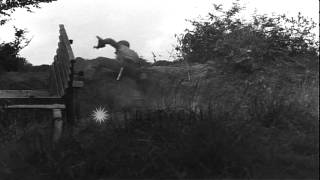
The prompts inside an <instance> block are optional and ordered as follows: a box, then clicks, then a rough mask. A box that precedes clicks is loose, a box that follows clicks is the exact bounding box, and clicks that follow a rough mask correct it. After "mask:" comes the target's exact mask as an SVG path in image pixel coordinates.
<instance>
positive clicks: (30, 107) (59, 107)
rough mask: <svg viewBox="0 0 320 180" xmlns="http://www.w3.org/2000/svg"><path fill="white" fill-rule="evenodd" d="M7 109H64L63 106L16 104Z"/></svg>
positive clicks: (64, 106)
mask: <svg viewBox="0 0 320 180" xmlns="http://www.w3.org/2000/svg"><path fill="white" fill-rule="evenodd" d="M5 108H7V109H65V108H66V105H64V104H17V105H9V106H6V107H5Z"/></svg>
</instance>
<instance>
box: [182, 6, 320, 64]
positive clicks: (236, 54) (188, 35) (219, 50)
mask: <svg viewBox="0 0 320 180" xmlns="http://www.w3.org/2000/svg"><path fill="white" fill-rule="evenodd" d="M243 9H244V8H242V7H240V5H239V3H238V1H237V2H235V3H234V4H233V6H232V8H230V9H229V10H226V11H225V10H223V8H222V6H221V5H214V11H213V12H211V13H209V15H208V17H207V18H203V19H201V20H191V21H190V22H191V24H192V25H193V27H194V28H193V29H187V30H186V32H185V33H184V34H181V35H180V36H178V42H179V45H178V46H177V48H176V49H177V50H178V51H179V52H180V53H181V54H182V56H183V57H184V58H186V59H187V60H188V61H189V62H207V61H215V62H220V63H227V64H228V63H231V64H232V63H233V64H235V63H236V64H241V63H247V64H248V63H249V66H248V65H247V67H248V68H250V69H251V70H252V69H255V68H258V67H259V66H261V65H262V63H264V64H265V63H269V62H271V61H276V62H278V61H280V60H285V61H293V59H292V58H291V57H295V56H299V55H304V56H312V57H314V58H313V59H312V61H313V62H312V63H313V65H317V63H318V53H319V51H318V46H319V43H318V42H317V41H316V36H315V34H314V33H312V32H313V31H314V30H315V27H316V23H315V22H313V21H312V20H311V19H307V18H305V17H304V16H302V15H301V14H300V13H299V14H298V16H297V18H289V17H287V16H286V15H272V16H266V15H259V14H253V15H252V19H251V20H243V19H240V17H239V16H240V13H241V10H243ZM246 61H248V62H246ZM297 63H299V64H303V65H305V64H306V63H309V62H304V61H303V60H299V62H297ZM250 66H254V67H250Z"/></svg>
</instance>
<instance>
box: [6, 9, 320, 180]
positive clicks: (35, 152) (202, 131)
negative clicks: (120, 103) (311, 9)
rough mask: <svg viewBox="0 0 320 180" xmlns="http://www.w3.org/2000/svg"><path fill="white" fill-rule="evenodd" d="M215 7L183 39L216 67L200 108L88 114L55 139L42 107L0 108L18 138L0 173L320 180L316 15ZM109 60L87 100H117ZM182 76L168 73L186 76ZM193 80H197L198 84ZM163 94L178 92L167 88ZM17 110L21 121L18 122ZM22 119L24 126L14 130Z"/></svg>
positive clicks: (189, 56) (183, 46)
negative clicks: (244, 15) (246, 15)
mask: <svg viewBox="0 0 320 180" xmlns="http://www.w3.org/2000/svg"><path fill="white" fill-rule="evenodd" d="M214 7H215V12H213V13H210V14H209V19H207V20H203V19H202V20H196V21H191V23H192V24H193V25H194V27H195V28H194V29H193V30H187V32H186V33H185V34H182V35H180V37H179V44H178V47H177V50H178V51H179V52H180V53H181V56H183V58H185V60H187V61H188V62H189V63H190V64H191V65H192V64H193V63H194V64H196V63H203V64H206V65H208V66H209V67H210V68H211V69H212V70H211V71H209V72H207V73H206V74H205V75H203V76H201V77H200V78H203V79H205V81H206V82H208V84H206V86H205V88H204V89H203V91H202V96H203V99H204V101H203V102H202V103H203V104H202V108H200V109H192V108H189V109H179V108H178V107H170V108H167V109H162V110H154V109H151V110H142V111H138V113H136V111H131V112H126V113H122V115H124V118H123V119H122V120H123V121H118V120H117V119H115V118H111V119H110V120H108V121H106V122H104V123H96V122H94V121H93V120H92V118H90V117H84V118H83V119H82V120H83V121H82V123H80V124H78V126H77V127H75V129H74V131H73V133H72V134H70V131H65V133H66V135H65V136H64V138H63V139H62V140H61V142H59V143H58V144H55V145H54V146H52V144H51V143H50V141H49V139H50V138H51V137H50V133H51V132H50V130H48V129H49V127H50V123H51V122H50V121H48V119H50V117H47V116H46V115H48V113H47V112H42V111H44V110H42V111H41V110H38V111H37V112H36V111H34V112H31V111H29V110H28V112H20V113H21V115H19V113H17V112H16V111H13V110H12V111H11V112H10V111H6V113H2V114H1V113H0V132H2V134H1V135H0V137H7V136H12V134H14V135H13V136H14V137H13V139H14V140H16V141H17V142H18V143H16V144H14V143H13V145H12V144H10V141H8V138H0V142H5V143H6V144H5V147H6V148H5V150H6V152H7V154H10V156H9V155H8V156H6V155H7V154H2V153H0V159H2V158H1V156H4V157H10V158H11V161H8V162H14V163H11V164H9V163H7V162H5V161H3V162H1V163H0V177H4V179H6V178H7V179H28V178H29V179H48V180H50V179H104V178H105V179H110V178H126V179H131V178H154V179H158V178H164V179H199V178H209V179H224V178H239V179H244V178H249V179H259V178H261V179H272V178H274V179H318V178H319V120H318V118H319V101H318V95H319V88H318V84H319V78H318V73H319V70H318V62H319V60H318V56H319V52H318V42H316V40H315V36H314V35H313V34H312V33H311V31H312V28H313V27H314V26H315V24H314V23H313V22H311V21H309V20H307V19H306V18H304V17H303V16H302V15H301V14H299V15H298V18H297V19H290V18H287V17H286V16H272V17H268V16H264V15H263V16H262V15H258V14H255V15H253V21H244V20H241V19H239V18H237V14H238V13H239V12H240V10H241V9H242V8H241V7H240V6H239V5H238V3H235V4H234V6H233V7H232V8H231V9H230V10H227V11H224V10H223V9H222V8H221V6H218V5H215V6H214ZM93 62H95V63H96V64H93ZM103 62H104V63H105V65H104V66H102V65H101V64H98V62H97V61H92V64H90V65H91V66H90V67H93V66H94V67H96V69H89V70H90V71H91V74H94V73H96V75H95V76H94V75H92V77H91V79H93V80H92V81H90V82H88V83H87V84H86V86H87V87H89V88H88V89H87V90H88V94H86V95H87V96H85V97H83V98H82V100H83V102H81V103H82V104H83V105H82V106H83V107H82V109H84V107H85V106H90V102H92V101H94V102H101V101H99V100H100V99H103V100H104V99H109V98H110V101H111V100H112V97H111V96H112V95H113V94H111V93H110V94H108V93H106V91H107V90H108V89H112V88H113V87H115V86H112V85H110V84H111V83H112V79H114V77H113V76H112V77H107V78H109V79H107V78H106V77H104V76H105V75H106V74H107V73H109V74H111V75H112V74H114V72H113V71H110V70H112V69H118V68H119V67H118V64H111V63H112V62H114V61H111V60H110V61H105V60H104V61H103ZM167 65H168V66H171V65H174V66H179V65H180V66H181V67H182V66H183V67H185V63H183V62H182V61H181V60H179V61H177V62H176V63H172V64H170V63H167V62H159V63H158V64H154V66H152V67H151V68H154V69H156V68H158V69H161V68H163V66H167ZM110 66H112V67H113V68H110ZM107 67H109V69H108V68H107ZM197 67H199V66H197ZM201 67H203V66H201ZM151 68H150V69H151ZM97 69H99V71H98V70H97ZM103 69H104V70H103ZM106 69H107V70H106ZM150 69H149V70H150ZM92 70H95V72H92ZM150 71H151V70H150ZM176 71H177V70H175V72H176ZM152 72H154V73H156V71H152ZM167 73H168V72H167ZM127 74H130V72H128V73H127ZM168 74H169V73H168ZM177 74H178V73H177ZM111 75H110V76H111ZM125 75H126V74H125ZM174 75H175V74H174V73H172V74H170V76H169V75H168V77H165V78H166V79H174V78H177V79H179V82H182V81H180V80H181V79H186V77H174ZM128 76H129V75H128ZM179 76H182V75H179ZM184 76H185V74H184ZM99 77H104V78H103V80H101V79H99ZM156 77H158V76H156ZM128 78H130V77H128ZM158 78H161V77H158ZM192 80H193V79H192ZM192 80H191V81H190V80H189V81H190V83H193V82H192ZM88 81H89V80H88ZM168 82H171V81H169V80H168ZM94 83H97V84H98V85H99V88H94V87H97V86H96V84H94ZM106 83H108V84H106ZM183 83H185V84H186V82H183ZM181 84H182V83H181ZM195 84H196V85H194V86H195V87H193V86H192V87H191V88H190V89H192V90H193V89H196V88H197V87H198V83H195ZM116 85H117V86H120V85H119V83H117V84H116ZM162 85H163V84H159V86H156V88H154V89H151V90H152V91H155V92H156V91H158V90H159V88H157V87H161V86H162ZM170 85H171V84H165V86H163V87H164V88H167V86H170ZM128 86H129V85H128ZM181 86H182V85H181ZM170 87H173V86H170ZM103 88H104V89H103ZM120 88H121V89H129V87H122V86H121V87H120ZM174 88H175V90H174V93H180V95H181V94H182V93H181V92H179V91H178V90H179V88H176V87H174ZM167 89H168V88H167ZM176 89H178V90H176ZM181 89H186V88H185V87H182V88H181ZM100 91H102V92H100ZM110 92H111V91H110ZM99 93H100V94H106V95H104V96H103V97H100V96H98V95H99ZM90 94H91V96H90ZM116 94H117V95H118V96H119V94H120V92H119V91H117V92H116ZM161 95H162V96H163V97H161V98H160V99H164V98H167V99H173V98H172V97H173V96H171V94H170V92H169V91H165V92H164V93H162V94H161ZM174 95H176V94H174ZM192 95H193V94H192ZM192 95H191V96H192ZM109 96H110V97H109ZM153 98H155V97H153ZM84 99H85V100H86V101H85V102H84ZM105 101H107V100H105ZM0 103H1V102H0ZM105 103H107V102H105ZM108 103H109V104H110V102H108ZM112 103H117V101H114V102H112ZM133 108H134V107H133ZM128 109H129V110H128V111H130V110H131V109H130V108H128ZM3 112H4V111H3ZM23 113H25V114H23ZM40 116H41V118H40ZM15 119H19V122H21V123H20V124H19V123H18V124H14V122H15ZM46 120H47V121H46ZM14 125H15V126H17V127H18V130H12V129H13V127H14ZM10 131H13V132H15V133H10ZM3 144H4V143H3ZM0 150H1V149H0ZM18 165H19V166H18ZM0 179H1V178H0Z"/></svg>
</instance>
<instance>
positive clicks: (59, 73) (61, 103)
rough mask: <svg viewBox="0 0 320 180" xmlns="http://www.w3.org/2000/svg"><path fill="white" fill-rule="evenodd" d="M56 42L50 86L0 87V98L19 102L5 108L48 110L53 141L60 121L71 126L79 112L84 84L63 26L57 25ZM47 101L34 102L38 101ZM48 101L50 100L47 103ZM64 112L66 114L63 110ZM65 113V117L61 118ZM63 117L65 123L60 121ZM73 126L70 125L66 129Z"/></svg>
mask: <svg viewBox="0 0 320 180" xmlns="http://www.w3.org/2000/svg"><path fill="white" fill-rule="evenodd" d="M59 28H60V31H59V34H60V35H59V43H58V48H57V51H56V55H55V56H54V61H53V63H52V65H51V66H50V79H49V89H45V90H0V99H3V100H6V99H19V100H20V102H30V100H31V103H19V104H5V105H4V107H2V108H4V109H50V110H51V112H52V118H53V120H54V133H53V140H54V141H58V139H59V138H60V137H61V134H62V129H63V124H66V125H68V126H69V127H72V126H73V125H74V124H75V123H76V121H77V119H78V117H79V116H78V114H79V105H78V103H77V91H78V88H80V87H82V86H83V82H82V81H78V80H77V76H76V74H77V73H75V72H74V64H75V63H76V62H75V58H74V54H73V52H72V48H71V44H72V40H70V39H69V38H68V36H67V33H66V30H65V28H64V25H59ZM39 99H41V100H44V101H45V102H47V103H44V104H43V103H41V104H37V103H36V102H37V100H39ZM21 100H22V101H21ZM49 102H50V103H49ZM63 111H65V113H62V112H63ZM63 114H65V116H66V117H63ZM63 119H66V122H63ZM69 129H72V128H69Z"/></svg>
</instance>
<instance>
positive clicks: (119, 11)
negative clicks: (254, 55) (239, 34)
mask: <svg viewBox="0 0 320 180" xmlns="http://www.w3.org/2000/svg"><path fill="white" fill-rule="evenodd" d="M213 3H218V4H219V3H222V4H223V5H224V6H225V7H229V6H230V5H231V3H232V0H134V1H133V0H131V1H130V0H113V1H112V0H94V1H89V0H58V1H57V2H54V3H49V4H43V5H42V8H41V9H35V10H34V13H28V12H26V11H25V10H18V11H17V12H16V13H14V14H13V18H14V19H13V20H12V21H9V23H7V24H6V25H4V26H0V42H2V41H3V40H10V39H11V38H12V37H13V33H12V26H13V25H15V26H17V27H18V28H25V29H27V30H28V31H29V33H28V37H30V38H32V41H31V43H30V44H29V46H27V47H26V48H24V49H23V50H22V51H21V53H20V54H21V56H23V57H26V58H27V60H28V61H29V62H31V63H32V64H34V65H39V64H50V63H52V61H53V57H54V54H55V52H56V48H57V43H58V35H59V34H58V30H59V29H58V28H59V24H64V25H65V28H66V30H67V34H68V36H69V38H70V39H73V40H74V43H73V45H72V48H73V51H74V54H75V56H76V57H83V58H86V59H93V58H96V57H99V56H104V57H109V58H113V57H114V49H113V48H111V47H106V48H103V49H99V50H96V49H93V46H94V45H96V41H97V40H96V37H95V36H96V35H100V36H101V37H104V38H106V37H111V38H114V39H115V40H117V41H119V40H128V41H129V42H130V44H131V48H132V49H133V50H135V51H137V52H138V54H139V55H140V56H143V57H144V58H146V59H148V60H152V52H154V53H155V54H156V55H158V57H157V59H158V60H159V59H170V57H169V55H170V52H171V51H172V49H173V46H174V45H175V44H176V39H175V37H174V35H175V34H179V33H183V31H184V29H185V28H187V27H188V26H189V23H187V22H186V21H185V19H196V18H197V17H199V16H200V15H201V16H205V15H206V14H207V13H208V12H209V11H210V10H212V4H213ZM241 4H244V5H246V7H247V10H245V12H246V15H249V14H250V13H252V12H253V11H254V9H257V11H258V13H259V14H262V13H267V14H271V13H272V12H275V13H277V14H283V13H286V14H288V15H291V16H295V15H296V14H297V13H298V12H299V11H300V12H302V14H303V15H305V16H308V17H311V18H313V19H314V20H315V21H316V22H319V14H318V13H319V2H318V0H304V1H302V0H242V3H241ZM189 27H190V26H189ZM159 55H161V56H159Z"/></svg>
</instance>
